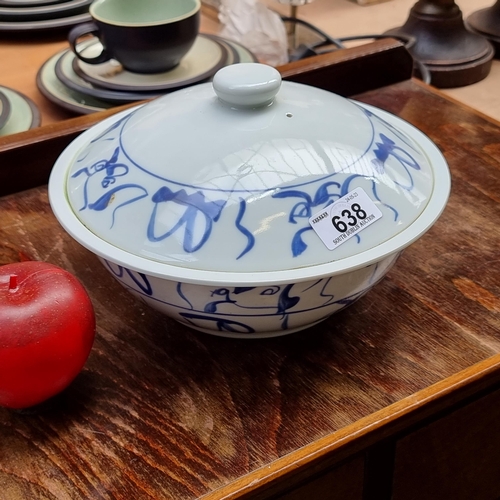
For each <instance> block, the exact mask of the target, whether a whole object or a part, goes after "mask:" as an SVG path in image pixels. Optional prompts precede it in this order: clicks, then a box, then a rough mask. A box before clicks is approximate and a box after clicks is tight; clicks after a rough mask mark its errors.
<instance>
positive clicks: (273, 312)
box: [101, 254, 399, 337]
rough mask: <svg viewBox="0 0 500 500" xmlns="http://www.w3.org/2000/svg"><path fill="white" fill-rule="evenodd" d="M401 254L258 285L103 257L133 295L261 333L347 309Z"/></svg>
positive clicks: (179, 314) (209, 327)
mask: <svg viewBox="0 0 500 500" xmlns="http://www.w3.org/2000/svg"><path fill="white" fill-rule="evenodd" d="M398 255H399V254H393V255H391V256H389V257H387V258H385V259H384V260H383V261H381V262H378V263H376V264H372V265H370V266H366V267H364V268H362V269H358V270H357V271H353V272H351V273H348V274H347V275H346V274H342V275H338V276H331V277H328V278H323V279H317V280H313V281H305V282H301V283H287V284H280V285H266V286H255V287H248V286H247V287H243V286H242V287H234V286H233V287H231V286H200V285H191V284H188V283H179V282H174V281H168V280H165V279H160V278H155V277H151V276H150V277H148V276H146V275H144V274H143V273H138V272H135V271H131V270H129V269H126V268H124V267H122V266H119V265H117V264H113V263H112V262H110V261H108V260H105V259H101V260H102V262H103V264H104V266H105V267H106V269H107V270H108V271H109V272H110V273H111V274H112V275H113V276H114V278H115V279H117V280H118V281H119V282H120V284H121V285H122V286H124V287H125V288H126V289H127V290H129V291H130V292H131V293H132V294H133V295H135V296H136V297H138V298H139V299H140V300H142V301H143V302H144V303H146V304H148V305H149V306H151V307H152V308H154V309H157V310H158V311H160V312H163V313H165V314H167V315H168V316H170V317H171V318H173V319H175V320H177V321H179V322H180V323H183V324H185V325H187V326H189V327H192V328H195V329H198V330H202V331H205V332H208V333H216V334H218V335H223V336H232V337H238V336H245V337H259V336H276V335H283V334H286V333H291V332H293V331H295V330H300V329H302V328H304V327H308V326H310V325H312V324H314V323H317V322H319V321H322V320H324V319H326V318H327V317H328V316H330V315H332V314H333V313H335V312H338V311H340V310H342V309H344V308H345V307H347V306H349V305H350V304H352V303H353V302H355V301H356V300H358V299H359V298H360V297H362V296H363V295H364V294H365V293H366V292H367V291H368V290H370V289H371V288H372V287H373V286H375V285H376V284H377V283H378V282H379V281H380V280H381V279H382V278H383V276H385V274H386V273H387V272H388V271H389V269H390V268H391V267H392V266H393V264H394V263H395V261H396V259H397V257H398ZM262 332H265V333H264V334H263V333H262Z"/></svg>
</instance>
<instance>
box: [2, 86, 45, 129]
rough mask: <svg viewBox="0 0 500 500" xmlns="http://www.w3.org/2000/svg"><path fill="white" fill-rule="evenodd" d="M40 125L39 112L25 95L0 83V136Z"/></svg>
mask: <svg viewBox="0 0 500 500" xmlns="http://www.w3.org/2000/svg"><path fill="white" fill-rule="evenodd" d="M39 125H40V112H39V111H38V108H37V107H36V105H35V103H34V102H33V101H32V100H31V99H29V98H28V97H26V96H25V95H23V94H21V93H19V92H17V91H16V90H13V89H11V88H9V87H3V86H1V85H0V137H4V136H6V135H10V134H15V133H17V132H24V131H25V130H29V129H31V128H35V127H38V126H39Z"/></svg>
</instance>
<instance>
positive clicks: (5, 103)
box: [0, 91, 10, 129]
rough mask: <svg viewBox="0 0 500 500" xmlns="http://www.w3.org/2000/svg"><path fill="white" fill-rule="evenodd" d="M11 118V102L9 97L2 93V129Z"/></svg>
mask: <svg viewBox="0 0 500 500" xmlns="http://www.w3.org/2000/svg"><path fill="white" fill-rule="evenodd" d="M9 116H10V101H9V99H8V98H7V96H6V95H5V94H4V93H3V92H2V91H0V129H1V128H2V127H3V126H4V125H5V123H6V122H7V120H8V119H9Z"/></svg>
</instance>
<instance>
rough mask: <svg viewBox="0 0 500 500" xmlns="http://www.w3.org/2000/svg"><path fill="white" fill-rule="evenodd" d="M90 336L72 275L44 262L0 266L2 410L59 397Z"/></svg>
mask: <svg viewBox="0 0 500 500" xmlns="http://www.w3.org/2000/svg"><path fill="white" fill-rule="evenodd" d="M94 336H95V315H94V309H93V307H92V302H91V301H90V298H89V296H88V294H87V292H86V291H85V288H84V287H83V286H82V284H81V283H80V282H79V281H78V279H77V278H76V277H75V276H73V275H72V274H71V273H69V272H67V271H65V270H64V269H61V268H60V267H57V266H55V265H53V264H49V263H47V262H35V261H29V262H17V263H14V264H7V265H5V266H0V406H5V407H7V408H17V409H20V408H28V407H30V406H33V405H36V404H38V403H41V402H43V401H45V400H46V399H48V398H50V397H52V396H54V395H56V394H58V393H59V392H61V391H62V390H63V389H65V388H66V387H67V386H68V385H69V384H70V383H71V381H72V380H73V379H74V378H75V377H76V376H77V375H78V373H80V371H81V369H82V368H83V365H84V364H85V362H86V361H87V358H88V355H89V353H90V350H91V348H92V344H93V342H94Z"/></svg>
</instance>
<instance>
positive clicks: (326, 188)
mask: <svg viewBox="0 0 500 500" xmlns="http://www.w3.org/2000/svg"><path fill="white" fill-rule="evenodd" d="M353 105H354V104H353ZM359 109H360V110H361V111H362V114H363V116H364V117H365V120H366V121H367V122H368V123H369V127H370V129H371V134H370V135H371V137H370V139H369V141H368V142H367V143H366V145H365V146H364V149H363V150H361V151H358V152H353V151H347V150H346V151H340V152H339V151H332V150H329V149H328V147H329V146H328V145H324V144H323V145H321V146H322V147H323V148H324V151H325V152H326V153H325V157H327V156H328V155H331V158H327V159H326V160H324V161H325V162H326V163H328V162H330V163H331V164H332V165H333V167H330V168H329V169H323V170H321V169H319V171H320V175H318V174H317V173H315V174H314V175H309V176H304V177H303V180H302V178H301V177H297V178H295V181H293V178H292V181H287V182H284V183H282V184H281V185H277V186H274V187H269V188H260V189H259V188H254V189H251V188H249V187H248V185H245V186H244V187H243V181H241V180H240V179H237V180H235V181H234V182H233V186H232V187H229V188H228V187H227V176H226V177H225V178H224V180H223V181H221V183H220V185H217V182H214V181H211V182H210V183H202V182H200V183H198V184H196V183H191V184H188V183H185V182H181V181H179V179H178V178H177V176H176V172H177V170H176V169H175V168H171V169H167V171H166V172H167V173H165V174H164V175H160V174H159V173H158V172H157V171H151V170H150V169H149V168H148V165H144V164H139V163H138V162H137V161H136V160H134V158H133V154H130V152H129V149H130V148H129V145H128V142H127V141H130V140H131V139H129V138H126V137H125V135H124V130H125V129H126V127H127V122H128V121H129V120H130V119H131V118H132V117H133V116H134V114H133V113H132V114H130V115H127V116H125V117H124V118H122V119H121V120H119V121H117V122H115V123H114V124H113V125H112V126H111V127H110V128H109V129H108V130H106V131H105V132H104V133H102V134H101V135H100V136H99V137H97V138H95V139H94V140H93V141H92V142H91V143H90V144H89V146H88V147H87V148H85V149H84V150H83V151H82V152H81V154H80V156H79V158H78V159H77V162H76V163H75V165H74V168H73V171H72V173H71V177H70V179H69V188H70V191H72V192H73V198H72V202H73V204H74V209H75V211H77V214H78V216H79V217H80V218H81V220H82V222H84V223H85V224H86V225H88V226H90V227H91V228H92V230H93V231H94V232H96V234H98V235H99V236H100V237H102V238H103V239H106V240H110V241H112V242H113V243H115V244H117V245H118V246H120V247H122V248H125V249H127V250H128V251H131V252H132V253H135V254H138V255H147V256H151V258H153V259H155V260H160V261H161V260H165V261H166V262H170V263H172V262H173V263H174V264H179V265H183V266H188V267H189V266H192V267H197V266H198V265H199V263H200V261H203V268H204V269H212V270H221V269H222V270H236V271H238V270H240V269H245V270H259V271H260V270H266V268H265V267H262V268H257V269H252V266H255V265H256V264H255V263H256V262H257V263H263V262H264V261H266V262H267V261H269V264H268V265H269V268H268V269H269V270H276V269H278V268H279V267H277V266H279V265H280V259H278V260H272V259H271V257H269V259H268V258H267V257H266V258H263V256H264V254H263V252H264V250H262V249H263V248H266V245H267V247H269V243H268V241H266V240H264V236H265V234H266V231H264V230H263V229H262V228H263V227H264V226H265V225H266V224H268V225H269V226H272V224H273V223H274V221H273V217H275V218H278V219H279V222H280V224H281V226H280V227H281V228H285V229H284V230H283V232H280V233H279V236H278V237H277V238H276V239H277V242H279V244H280V245H281V246H280V247H279V248H276V252H277V253H279V254H280V255H281V256H282V258H281V261H283V268H285V269H286V268H290V267H294V266H296V267H299V266H304V265H310V264H313V263H317V262H318V260H319V262H327V261H329V260H331V259H332V258H333V257H335V258H342V257H343V256H345V255H348V254H352V253H353V251H354V252H357V251H361V250H364V249H366V248H359V249H358V250H356V248H353V245H358V246H360V245H361V243H362V241H363V238H364V234H366V235H368V234H369V233H368V231H372V232H373V233H374V234H377V235H378V236H377V237H379V238H380V240H381V241H383V239H387V238H388V237H390V236H391V234H393V233H394V231H396V230H401V229H402V228H404V227H405V225H408V224H409V223H411V221H412V220H413V219H414V218H415V217H416V216H417V215H418V213H419V211H421V210H422V209H423V207H424V206H425V196H426V195H425V194H424V195H423V194H422V192H421V190H420V188H419V176H423V177H424V178H425V179H426V180H427V179H428V177H429V175H430V174H429V169H428V165H427V164H426V161H425V158H424V156H423V155H422V153H421V152H420V151H419V149H418V147H416V146H415V145H414V144H413V142H412V141H411V140H410V139H409V138H407V137H406V136H405V135H404V134H403V133H402V132H400V131H398V130H397V129H396V128H395V127H393V126H392V125H391V124H390V123H388V122H387V121H385V120H383V119H381V118H379V117H378V116H376V115H374V114H373V113H372V112H371V111H369V110H368V109H365V108H363V107H359ZM110 145H112V147H111V148H110ZM101 150H102V151H103V153H102V156H99V154H100V153H99V152H100V151H101ZM105 153H107V156H106V155H105ZM342 155H343V156H342ZM333 156H335V159H333ZM339 157H342V158H341V159H340V160H339ZM422 165H424V166H425V169H424V170H425V171H422ZM327 170H330V171H329V172H328V171H327ZM321 172H323V174H321ZM254 174H255V172H254ZM250 175H252V174H250ZM246 181H247V178H245V182H246ZM257 184H258V183H257ZM221 186H222V187H221ZM358 186H361V187H363V189H365V191H366V192H367V193H368V194H369V196H370V197H371V198H372V200H373V201H375V202H376V203H377V204H378V205H379V207H380V208H381V209H382V210H383V211H384V218H385V224H384V227H382V226H381V225H378V226H377V228H376V229H367V230H366V233H362V234H361V235H357V236H356V237H355V238H353V241H352V242H349V243H348V244H347V243H346V244H345V247H346V250H345V255H344V254H343V253H342V251H340V250H339V251H336V254H335V256H332V255H331V254H329V253H328V251H327V250H325V249H324V248H323V247H322V246H321V245H320V244H319V243H318V242H317V241H316V238H315V237H314V236H313V231H312V228H311V226H310V225H309V223H308V219H309V217H311V216H312V215H313V214H314V213H315V212H317V211H319V210H321V209H322V208H324V207H326V206H328V205H329V204H331V203H333V202H335V201H336V200H338V199H339V198H341V197H342V196H344V195H345V194H347V193H348V192H349V191H351V190H352V189H354V188H355V187H358ZM394 190H396V191H398V193H399V194H400V196H399V197H398V198H396V201H397V202H399V201H400V200H403V201H405V203H406V205H405V206H404V209H405V211H406V212H408V211H409V209H408V207H410V209H411V210H410V213H409V215H406V216H405V217H402V215H401V208H400V206H399V205H398V203H395V202H394V200H393V199H392V198H391V199H386V198H390V197H389V196H387V193H392V192H393V191H394ZM257 199H265V201H266V208H265V210H264V213H262V211H263V209H260V211H259V209H258V208H257V204H256V203H255V200H257ZM254 205H255V207H256V208H254ZM406 212H405V214H406ZM96 213H98V217H96V216H95V215H94V214H96ZM266 215H268V217H266ZM221 221H223V222H221ZM118 223H120V224H121V229H120V230H119V231H118V230H117V231H116V235H114V229H115V227H116V226H117V224H118ZM375 225H376V224H375ZM124 228H125V229H126V230H125V231H124ZM127 228H130V229H127ZM398 228H399V229H398ZM273 231H274V233H275V237H276V234H277V233H276V231H275V230H273ZM280 231H282V229H280ZM384 231H385V233H384ZM268 232H269V231H267V233H268ZM216 233H217V234H216ZM110 235H111V236H110ZM137 242H138V243H137ZM221 242H222V243H221ZM136 244H137V245H138V246H137V247H136V246H134V245H136ZM375 244H377V243H375ZM349 245H350V246H349ZM366 245H367V248H369V247H370V245H372V246H373V244H371V243H370V240H369V239H368V241H367V242H366ZM273 248H274V245H273ZM205 250H206V252H207V253H206V255H210V258H207V257H206V255H205V254H203V252H204V251H205ZM259 252H260V254H259ZM219 255H220V260H219V261H217V256H219ZM251 255H253V257H251ZM251 259H254V260H253V261H251ZM212 261H213V264H211V262H212ZM207 262H208V264H207ZM248 262H253V263H251V264H249V265H247V263H248ZM211 265H213V267H210V266H211ZM257 265H259V264H257ZM263 265H264V264H263ZM221 266H222V267H221Z"/></svg>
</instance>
